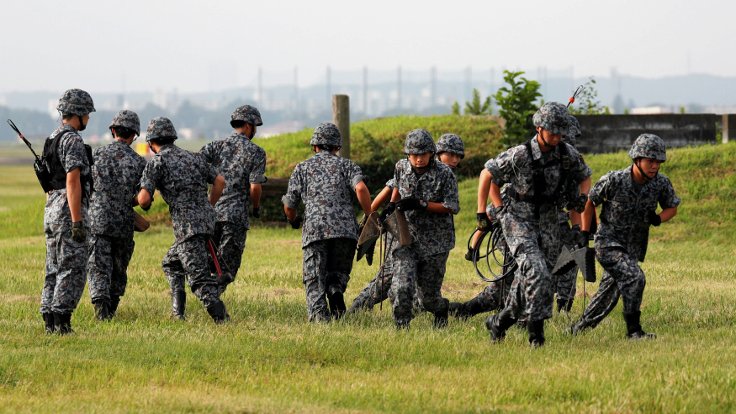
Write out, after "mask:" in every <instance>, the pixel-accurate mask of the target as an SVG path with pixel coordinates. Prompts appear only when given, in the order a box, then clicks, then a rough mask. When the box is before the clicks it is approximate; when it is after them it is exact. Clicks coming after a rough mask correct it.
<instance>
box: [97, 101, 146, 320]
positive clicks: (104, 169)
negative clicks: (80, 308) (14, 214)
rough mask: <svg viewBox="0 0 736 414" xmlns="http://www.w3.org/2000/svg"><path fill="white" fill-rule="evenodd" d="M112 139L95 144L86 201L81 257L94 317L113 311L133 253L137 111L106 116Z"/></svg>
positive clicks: (140, 164)
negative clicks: (85, 255)
mask: <svg viewBox="0 0 736 414" xmlns="http://www.w3.org/2000/svg"><path fill="white" fill-rule="evenodd" d="M109 128H110V132H111V133H112V137H113V142H112V143H111V144H109V145H106V146H104V147H100V148H97V149H95V151H94V165H93V166H92V178H93V180H94V186H95V192H94V193H93V194H92V201H91V203H90V209H89V217H90V230H91V237H90V247H89V260H88V262H87V267H88V274H89V296H90V299H92V304H93V305H94V307H95V317H96V318H97V319H98V320H106V319H111V318H112V317H113V316H115V312H116V311H117V308H118V304H119V303H120V297H121V296H123V295H124V294H125V287H126V285H127V283H128V275H127V269H128V263H130V258H131V256H132V255H133V249H134V247H135V242H134V241H133V222H134V220H135V218H134V217H135V212H134V211H133V206H134V205H137V204H138V201H137V200H136V194H137V193H138V190H139V186H138V185H139V183H140V180H141V175H142V174H143V169H144V168H145V167H146V160H144V159H143V157H141V156H140V155H138V154H136V152H135V151H133V150H132V149H131V148H130V145H131V144H132V143H133V141H135V140H136V137H137V136H139V135H140V132H141V126H140V121H139V119H138V115H137V114H136V113H135V112H133V111H129V110H127V109H126V110H122V111H120V112H118V114H117V115H115V117H114V118H113V119H112V123H110V127H109Z"/></svg>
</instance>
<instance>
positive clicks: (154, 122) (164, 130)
mask: <svg viewBox="0 0 736 414" xmlns="http://www.w3.org/2000/svg"><path fill="white" fill-rule="evenodd" d="M164 138H173V139H176V138H177V136H176V129H174V124H172V123H171V120H170V119H169V118H166V117H163V116H157V117H156V118H153V119H151V121H150V122H149V123H148V128H147V129H146V142H151V141H153V140H156V139H164Z"/></svg>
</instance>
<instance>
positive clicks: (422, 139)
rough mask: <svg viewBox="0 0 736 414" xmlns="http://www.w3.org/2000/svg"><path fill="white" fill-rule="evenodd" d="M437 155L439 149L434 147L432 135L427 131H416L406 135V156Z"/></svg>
mask: <svg viewBox="0 0 736 414" xmlns="http://www.w3.org/2000/svg"><path fill="white" fill-rule="evenodd" d="M428 152H429V153H432V154H434V153H436V152H437V148H436V147H435V145H434V140H433V139H432V134H430V133H429V132H428V131H427V130H426V129H414V130H411V131H409V133H408V134H406V140H405V141H404V154H407V155H408V154H414V155H420V154H426V153H428Z"/></svg>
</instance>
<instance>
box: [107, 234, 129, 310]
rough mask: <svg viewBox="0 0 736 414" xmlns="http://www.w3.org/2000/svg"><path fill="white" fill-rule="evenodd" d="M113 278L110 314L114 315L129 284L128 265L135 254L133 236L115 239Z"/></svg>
mask: <svg viewBox="0 0 736 414" xmlns="http://www.w3.org/2000/svg"><path fill="white" fill-rule="evenodd" d="M113 248H114V254H113V266H112V280H111V283H110V316H114V315H115V312H117V309H118V305H119V304H120V297H121V296H123V295H125V289H126V288H127V286H128V265H129V264H130V259H131V257H132V256H133V250H134V249H135V241H133V238H132V237H130V238H119V239H115V240H114V241H113Z"/></svg>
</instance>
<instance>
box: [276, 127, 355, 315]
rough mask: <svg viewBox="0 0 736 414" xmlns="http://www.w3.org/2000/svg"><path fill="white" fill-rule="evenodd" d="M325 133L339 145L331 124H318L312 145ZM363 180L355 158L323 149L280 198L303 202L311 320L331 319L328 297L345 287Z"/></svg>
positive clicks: (297, 169) (302, 164)
mask: <svg viewBox="0 0 736 414" xmlns="http://www.w3.org/2000/svg"><path fill="white" fill-rule="evenodd" d="M334 134H337V136H336V137H335V136H334ZM323 135H328V136H327V138H328V139H327V141H326V143H328V144H330V145H334V146H336V147H339V146H340V145H339V143H340V142H341V140H340V137H339V132H337V128H336V127H335V126H334V125H332V124H320V125H319V126H318V127H317V129H315V135H314V136H313V137H312V141H310V143H311V145H320V144H322V143H324V142H323V141H322V140H321V138H320V137H323ZM361 181H363V173H362V172H361V170H360V167H358V166H357V165H356V164H355V163H353V162H352V161H350V160H348V159H346V158H342V157H339V156H337V155H334V154H332V153H330V152H329V151H325V150H322V151H320V152H317V153H316V154H315V155H314V156H312V157H311V158H309V159H308V160H306V161H303V162H300V163H299V164H297V166H296V167H295V168H294V172H293V173H292V174H291V177H290V178H289V185H288V188H287V191H286V195H284V196H283V197H282V199H281V200H282V202H283V203H284V205H285V206H286V207H288V208H291V209H296V208H297V206H298V205H299V203H300V202H301V201H303V202H304V205H305V208H304V227H303V229H302V252H303V255H304V264H303V282H304V288H305V290H306V297H307V314H308V317H309V320H310V321H312V322H316V321H328V320H330V311H329V310H328V305H327V301H326V296H331V295H336V294H337V295H340V296H342V294H343V293H344V292H345V289H346V288H347V284H348V280H349V279H350V271H351V270H352V266H353V255H354V254H355V246H356V244H357V241H358V222H357V221H356V220H355V213H354V211H353V203H352V193H353V191H354V189H355V186H357V185H358V184H359V183H360V182H361ZM333 314H335V313H334V312H333Z"/></svg>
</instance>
